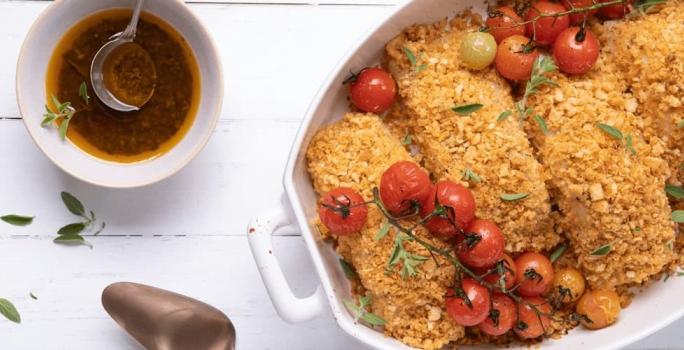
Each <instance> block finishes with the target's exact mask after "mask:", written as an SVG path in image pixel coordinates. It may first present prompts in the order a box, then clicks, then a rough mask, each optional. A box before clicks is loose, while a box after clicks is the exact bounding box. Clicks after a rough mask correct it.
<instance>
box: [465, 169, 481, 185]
mask: <svg viewBox="0 0 684 350" xmlns="http://www.w3.org/2000/svg"><path fill="white" fill-rule="evenodd" d="M463 179H464V180H466V181H472V182H475V183H480V182H481V181H482V179H481V178H480V176H478V175H477V174H475V172H474V171H472V170H470V169H468V168H466V169H465V170H464V171H463Z"/></svg>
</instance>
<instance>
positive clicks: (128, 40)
mask: <svg viewBox="0 0 684 350" xmlns="http://www.w3.org/2000/svg"><path fill="white" fill-rule="evenodd" d="M143 2H144V0H138V2H137V3H136V5H135V9H134V10H133V17H132V18H131V22H130V23H129V24H128V26H127V27H126V29H125V30H124V31H123V32H120V33H117V34H114V35H112V36H111V37H110V38H109V39H110V41H109V42H107V43H106V44H104V45H103V46H102V47H101V48H100V50H98V51H97V53H96V54H95V57H94V58H93V62H92V64H91V65H90V82H91V83H92V85H93V90H94V91H95V94H96V95H97V97H98V98H99V99H100V100H101V101H102V102H103V103H104V104H105V105H107V106H108V107H109V108H112V109H115V110H117V111H122V112H131V111H137V110H139V109H140V107H142V106H143V105H144V104H145V103H147V101H149V99H150V98H151V97H152V92H153V91H154V90H151V91H149V92H148V93H147V96H143V98H142V99H136V100H139V101H141V102H142V103H135V105H134V104H129V103H126V102H124V101H121V100H120V99H119V98H117V96H115V94H114V93H112V91H110V90H109V89H108V87H107V85H106V84H105V83H106V77H105V74H104V71H105V64H106V63H107V58H108V57H109V56H110V54H111V53H112V52H114V51H115V50H116V49H117V48H120V47H121V46H122V45H127V46H130V47H128V48H127V49H128V50H131V49H133V50H135V51H139V52H137V53H138V54H140V55H147V58H149V54H148V53H147V51H145V49H143V48H142V47H141V46H140V45H138V44H136V43H134V42H133V39H135V34H136V31H137V29H138V21H139V19H140V12H141V11H142V7H143ZM147 61H148V62H152V61H151V58H149V59H148V60H147ZM149 69H152V70H154V64H152V66H151V67H149ZM151 74H153V75H154V77H156V72H154V71H153V72H151Z"/></svg>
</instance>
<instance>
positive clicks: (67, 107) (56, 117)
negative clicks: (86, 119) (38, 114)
mask: <svg viewBox="0 0 684 350" xmlns="http://www.w3.org/2000/svg"><path fill="white" fill-rule="evenodd" d="M51 98H52V104H53V105H54V108H55V109H54V110H53V109H51V108H50V106H48V105H47V104H46V105H45V111H46V113H45V114H44V115H43V121H42V122H40V126H42V127H44V128H45V127H48V126H50V125H53V123H55V122H59V137H60V138H61V139H62V141H64V140H66V134H67V130H68V129H69V122H70V121H71V118H73V117H74V114H76V109H75V108H74V107H72V106H71V102H63V103H62V102H60V101H59V100H58V99H57V97H55V95H51Z"/></svg>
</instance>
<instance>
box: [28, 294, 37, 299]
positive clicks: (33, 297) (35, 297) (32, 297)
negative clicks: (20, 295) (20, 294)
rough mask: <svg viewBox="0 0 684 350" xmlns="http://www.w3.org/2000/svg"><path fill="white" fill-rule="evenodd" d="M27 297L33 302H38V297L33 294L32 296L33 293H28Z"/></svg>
mask: <svg viewBox="0 0 684 350" xmlns="http://www.w3.org/2000/svg"><path fill="white" fill-rule="evenodd" d="M29 296H30V297H31V299H33V300H38V297H37V296H36V295H35V294H33V292H30V293H29Z"/></svg>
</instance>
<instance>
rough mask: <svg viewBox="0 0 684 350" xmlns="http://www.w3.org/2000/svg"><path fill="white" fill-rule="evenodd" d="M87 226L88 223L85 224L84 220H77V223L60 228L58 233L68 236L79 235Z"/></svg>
mask: <svg viewBox="0 0 684 350" xmlns="http://www.w3.org/2000/svg"><path fill="white" fill-rule="evenodd" d="M85 228H86V224H84V223H82V222H77V223H73V224H69V225H66V226H64V227H62V228H60V229H59V231H57V234H58V235H66V236H72V235H78V234H80V233H81V232H83V230H85Z"/></svg>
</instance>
